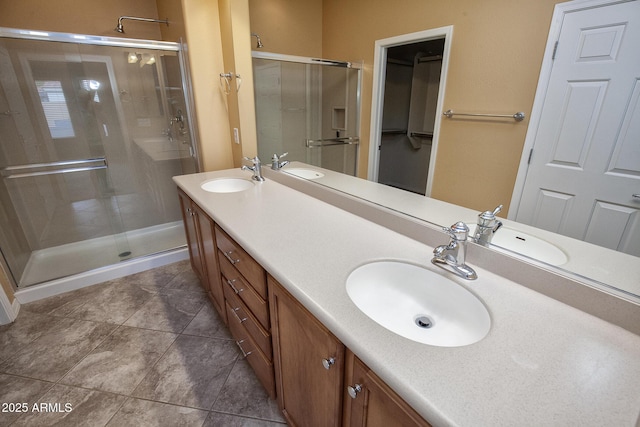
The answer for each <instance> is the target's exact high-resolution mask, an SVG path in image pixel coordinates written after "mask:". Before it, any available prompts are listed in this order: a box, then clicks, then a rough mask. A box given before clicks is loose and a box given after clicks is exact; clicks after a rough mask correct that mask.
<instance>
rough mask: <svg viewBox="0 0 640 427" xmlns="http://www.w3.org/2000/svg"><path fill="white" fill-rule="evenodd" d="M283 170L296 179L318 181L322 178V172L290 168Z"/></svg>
mask: <svg viewBox="0 0 640 427" xmlns="http://www.w3.org/2000/svg"><path fill="white" fill-rule="evenodd" d="M283 170H284V171H285V172H287V173H290V174H291V175H295V176H297V177H300V178H304V179H318V178H322V177H323V176H324V174H323V173H322V172H318V171H315V170H313V169H306V168H291V169H283Z"/></svg>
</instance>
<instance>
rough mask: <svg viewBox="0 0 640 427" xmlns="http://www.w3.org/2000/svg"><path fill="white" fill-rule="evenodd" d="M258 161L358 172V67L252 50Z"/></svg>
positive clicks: (351, 172)
mask: <svg viewBox="0 0 640 427" xmlns="http://www.w3.org/2000/svg"><path fill="white" fill-rule="evenodd" d="M253 78H254V90H255V103H256V125H257V134H258V157H260V158H261V159H267V160H268V159H271V157H272V156H273V154H274V153H277V154H282V153H284V152H288V153H289V154H288V156H287V160H297V161H301V162H305V163H308V164H311V165H315V166H320V167H323V168H326V169H331V170H335V171H337V172H342V173H346V174H349V175H354V176H355V174H356V172H357V164H358V147H359V141H360V139H359V134H358V132H359V119H360V80H361V76H360V67H359V66H358V64H352V63H349V62H342V61H329V60H321V59H313V58H305V57H299V56H289V55H279V54H273V53H265V52H253Z"/></svg>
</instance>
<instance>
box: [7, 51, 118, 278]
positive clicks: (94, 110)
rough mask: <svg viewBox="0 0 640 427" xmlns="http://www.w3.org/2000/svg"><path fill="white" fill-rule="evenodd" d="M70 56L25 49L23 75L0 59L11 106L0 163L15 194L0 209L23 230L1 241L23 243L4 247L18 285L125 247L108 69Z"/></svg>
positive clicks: (89, 264)
mask: <svg viewBox="0 0 640 427" xmlns="http://www.w3.org/2000/svg"><path fill="white" fill-rule="evenodd" d="M68 58H69V56H68V52H67V55H55V54H52V52H51V51H48V52H47V53H43V52H36V51H33V50H30V51H29V54H24V55H22V56H20V57H19V59H20V65H21V70H20V71H21V72H20V74H18V73H16V72H15V71H16V68H15V67H3V71H7V72H8V71H10V70H12V71H13V73H11V75H6V76H5V77H4V78H3V81H2V92H1V99H0V104H1V105H2V108H1V109H2V110H3V111H5V112H7V114H4V115H3V119H2V120H1V121H0V134H1V135H2V136H3V140H2V150H1V155H0V169H1V170H2V178H3V184H4V188H3V190H5V191H6V192H7V193H8V196H9V197H8V198H9V199H10V201H11V204H10V205H8V206H5V207H4V209H5V210H7V211H9V212H10V213H11V214H12V216H14V218H16V219H17V220H18V221H19V223H20V224H21V227H20V230H21V231H22V233H18V232H16V231H17V230H15V229H14V230H12V232H11V234H12V236H11V237H10V238H7V236H5V239H3V240H8V241H10V242H13V243H14V244H17V243H20V245H19V246H17V247H19V248H24V249H21V250H18V251H16V250H15V246H14V247H13V248H10V249H13V250H6V249H4V250H3V253H4V254H5V257H7V258H9V259H8V260H7V262H8V264H9V266H10V268H11V272H12V274H13V275H14V279H15V280H16V282H17V283H19V284H20V285H21V286H28V285H31V284H35V283H39V282H42V281H45V280H51V279H52V278H59V277H64V276H67V275H70V274H75V273H79V272H81V271H85V270H86V269H93V268H98V267H102V266H104V265H105V261H110V262H118V260H120V259H125V258H127V257H128V256H129V254H130V250H129V245H128V242H127V237H126V235H125V233H124V228H123V223H122V218H121V215H120V209H119V206H118V200H117V198H115V197H114V190H113V185H112V176H111V171H110V170H109V163H108V161H107V157H106V151H105V146H107V145H111V146H113V145H115V144H117V143H118V141H119V140H121V139H122V136H121V134H120V133H119V132H118V129H119V128H120V127H119V124H118V123H117V115H116V114H114V110H115V103H114V100H113V96H110V87H109V78H108V70H107V69H106V67H105V64H103V63H100V62H82V61H78V60H77V58H78V56H77V55H76V56H75V57H73V58H74V59H72V60H68ZM3 65H5V64H3ZM4 108H6V109H4ZM114 118H115V119H114ZM15 225H16V224H13V226H14V227H15ZM79 242H82V243H81V244H80V243H79ZM79 245H80V246H79ZM3 248H6V245H3ZM27 248H28V250H26V249H27ZM7 253H8V254H9V255H8V256H7ZM70 254H73V255H72V259H73V261H71V262H70V259H69V257H70Z"/></svg>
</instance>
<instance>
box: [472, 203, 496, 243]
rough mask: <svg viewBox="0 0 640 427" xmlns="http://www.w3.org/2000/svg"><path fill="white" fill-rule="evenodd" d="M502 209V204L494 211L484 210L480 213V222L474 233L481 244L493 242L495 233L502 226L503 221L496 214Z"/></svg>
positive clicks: (475, 238)
mask: <svg viewBox="0 0 640 427" xmlns="http://www.w3.org/2000/svg"><path fill="white" fill-rule="evenodd" d="M501 210H502V205H499V206H497V207H496V208H495V209H494V210H493V212H492V211H484V212H481V213H480V214H478V224H477V225H476V231H475V233H474V234H473V238H474V240H475V241H476V242H477V243H479V244H481V245H485V246H486V245H488V244H489V243H491V239H492V238H493V234H494V233H495V232H496V231H498V230H499V229H500V227H502V222H500V221H498V218H496V215H497V214H498V212H500V211H501Z"/></svg>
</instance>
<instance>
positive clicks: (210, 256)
mask: <svg viewBox="0 0 640 427" xmlns="http://www.w3.org/2000/svg"><path fill="white" fill-rule="evenodd" d="M194 209H195V211H196V218H197V220H198V229H199V231H200V242H201V249H202V263H203V264H204V266H205V268H206V271H207V280H206V281H205V283H204V284H205V285H206V286H205V287H206V288H207V289H206V290H207V291H208V292H209V294H210V295H211V299H212V301H213V306H214V307H215V308H216V310H217V311H218V314H219V315H220V316H221V317H222V319H223V320H224V322H225V323H226V322H227V311H226V310H225V307H224V295H223V293H222V281H221V279H220V267H219V265H218V249H217V246H216V240H215V239H216V238H215V234H214V231H213V230H214V227H215V223H214V222H213V220H212V219H211V218H210V217H209V215H207V213H206V212H204V211H203V210H202V209H200V207H199V206H197V205H195V204H194Z"/></svg>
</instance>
